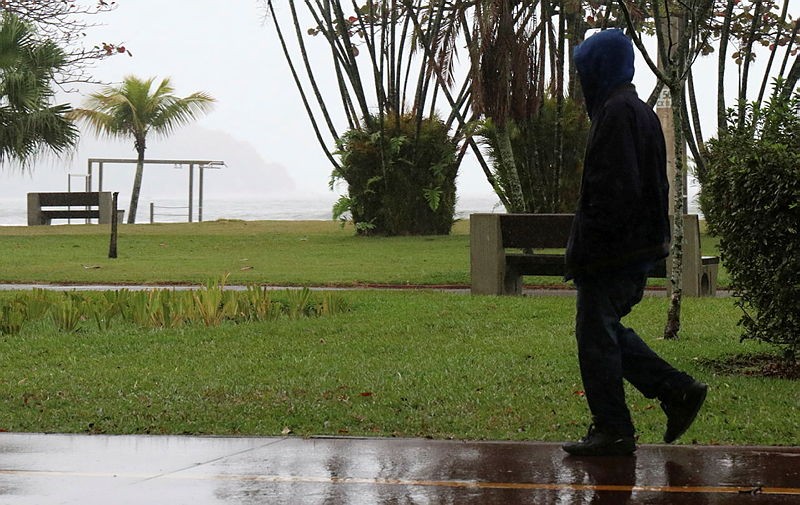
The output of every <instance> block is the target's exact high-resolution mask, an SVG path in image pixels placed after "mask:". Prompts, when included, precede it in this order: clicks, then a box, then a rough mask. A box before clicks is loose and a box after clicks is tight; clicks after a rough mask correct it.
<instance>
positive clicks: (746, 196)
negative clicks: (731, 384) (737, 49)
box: [700, 95, 800, 359]
mask: <svg viewBox="0 0 800 505" xmlns="http://www.w3.org/2000/svg"><path fill="white" fill-rule="evenodd" d="M735 123H736V118H735V117H733V119H732V121H731V124H732V125H733V124H735ZM744 123H745V124H744V127H743V128H735V127H733V126H729V128H728V130H727V132H726V133H725V134H724V135H722V136H721V138H719V139H717V140H714V141H712V142H711V143H710V152H709V163H708V166H707V172H706V173H704V174H703V176H702V179H701V181H700V182H701V184H702V192H701V198H700V203H701V207H702V209H703V213H704V214H705V216H706V219H707V221H708V225H709V231H710V232H711V233H712V234H714V235H717V236H719V237H720V245H719V247H720V253H721V256H722V260H723V261H724V262H725V267H726V268H727V269H728V271H729V272H730V275H731V281H732V284H733V286H734V289H735V291H736V296H737V297H738V301H737V303H738V305H739V307H741V308H742V310H743V312H744V315H743V316H742V320H741V325H742V326H743V327H744V330H745V332H744V335H743V336H742V339H747V338H754V339H758V340H762V341H764V342H768V343H771V344H775V345H777V346H779V347H781V348H782V349H783V350H784V351H785V352H786V355H787V356H788V357H791V358H792V359H796V356H797V352H798V350H799V349H800V303H798V300H800V234H798V229H800V97H798V96H797V95H796V96H795V97H794V98H791V99H789V98H786V99H784V98H773V100H772V101H771V102H770V103H769V104H767V105H766V106H765V107H764V108H763V109H762V110H758V109H754V108H753V107H750V108H749V109H748V110H747V117H746V118H745V122H744Z"/></svg>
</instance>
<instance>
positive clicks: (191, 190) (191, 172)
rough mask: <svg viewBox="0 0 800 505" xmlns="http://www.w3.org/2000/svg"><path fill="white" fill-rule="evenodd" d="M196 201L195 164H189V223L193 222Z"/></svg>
mask: <svg viewBox="0 0 800 505" xmlns="http://www.w3.org/2000/svg"><path fill="white" fill-rule="evenodd" d="M193 200H194V163H189V222H190V223H191V222H192V201H193Z"/></svg>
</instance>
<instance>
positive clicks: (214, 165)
mask: <svg viewBox="0 0 800 505" xmlns="http://www.w3.org/2000/svg"><path fill="white" fill-rule="evenodd" d="M136 163H138V160H136V159H119V158H89V161H88V165H87V176H86V177H87V180H86V185H87V187H88V191H91V190H92V177H93V171H94V166H95V164H96V165H97V166H98V170H97V175H98V181H97V191H103V167H104V166H105V165H110V164H118V165H130V164H133V165H135V164H136ZM144 164H145V165H172V166H173V167H182V166H183V165H188V166H189V222H190V223H191V222H192V216H193V214H194V209H193V204H194V168H195V167H198V168H199V175H200V177H199V179H200V181H199V188H198V206H197V220H198V221H200V222H202V221H203V173H204V172H205V170H206V169H220V168H222V167H224V166H226V165H225V162H224V161H219V160H144Z"/></svg>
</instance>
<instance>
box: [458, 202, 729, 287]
mask: <svg viewBox="0 0 800 505" xmlns="http://www.w3.org/2000/svg"><path fill="white" fill-rule="evenodd" d="M573 217H574V215H573V214H472V215H470V275H471V279H472V293H473V294H482V295H519V294H522V279H523V276H525V275H538V276H560V277H563V276H564V273H565V270H566V267H565V263H564V252H563V250H564V249H565V248H566V245H567V240H568V238H569V234H570V229H571V227H572V220H573ZM683 224H684V241H683V294H685V295H687V296H715V295H716V292H717V271H718V268H719V257H717V256H703V255H702V254H701V252H700V223H699V220H698V218H697V215H695V214H687V215H684V216H683ZM507 249H511V251H508V250H507ZM543 249H544V250H553V249H555V250H560V252H549V251H542V250H543ZM670 265H671V261H670V258H667V259H665V260H662V261H661V262H659V263H658V265H656V268H655V270H654V271H653V272H652V273H651V274H650V276H651V277H661V278H667V277H668V276H669V268H670Z"/></svg>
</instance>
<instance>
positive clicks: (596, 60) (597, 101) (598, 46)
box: [573, 29, 634, 117]
mask: <svg viewBox="0 0 800 505" xmlns="http://www.w3.org/2000/svg"><path fill="white" fill-rule="evenodd" d="M573 61H574V62H575V68H576V70H577V71H578V75H579V77H580V80H581V89H583V96H584V98H585V99H586V109H587V110H588V112H589V116H590V117H593V116H594V113H595V112H596V109H597V107H598V106H600V105H602V104H603V102H605V100H606V98H608V96H609V94H610V93H611V91H613V90H614V89H616V88H618V87H619V86H620V85H622V84H627V83H630V82H631V81H632V80H633V72H634V66H633V44H631V40H630V39H629V38H628V37H627V36H626V35H625V34H624V33H622V30H616V29H615V30H605V31H602V32H599V33H596V34H595V35H592V36H591V37H589V38H588V39H586V41H584V42H583V43H582V44H580V45H579V46H578V47H576V48H575V52H574V53H573Z"/></svg>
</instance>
